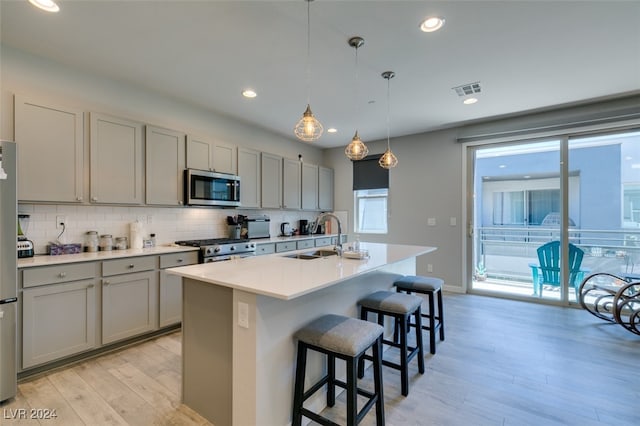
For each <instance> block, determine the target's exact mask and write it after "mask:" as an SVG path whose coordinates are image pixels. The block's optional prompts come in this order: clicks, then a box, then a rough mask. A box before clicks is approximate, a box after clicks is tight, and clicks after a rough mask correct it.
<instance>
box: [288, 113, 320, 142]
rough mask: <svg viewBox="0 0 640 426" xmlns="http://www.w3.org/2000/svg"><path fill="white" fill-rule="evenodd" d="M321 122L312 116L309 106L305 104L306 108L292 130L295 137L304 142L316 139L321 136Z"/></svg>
mask: <svg viewBox="0 0 640 426" xmlns="http://www.w3.org/2000/svg"><path fill="white" fill-rule="evenodd" d="M322 131H323V128H322V124H320V122H319V121H318V120H316V118H315V117H314V116H313V113H312V112H311V107H310V106H309V105H307V109H306V110H305V111H304V114H302V118H301V119H300V121H298V123H297V124H296V127H295V128H294V129H293V132H294V133H295V134H296V137H297V138H298V139H300V140H303V141H305V142H313V141H317V140H318V139H319V138H320V136H322Z"/></svg>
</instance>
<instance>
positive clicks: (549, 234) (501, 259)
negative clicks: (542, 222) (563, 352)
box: [475, 226, 640, 282]
mask: <svg viewBox="0 0 640 426" xmlns="http://www.w3.org/2000/svg"><path fill="white" fill-rule="evenodd" d="M560 236H561V231H560V229H559V228H557V227H554V228H548V227H540V226H528V227H525V226H522V227H504V226H491V227H481V228H477V229H476V233H475V244H476V251H475V253H476V265H478V264H479V263H480V262H482V264H483V266H484V268H485V269H486V273H487V276H489V277H491V276H493V277H497V278H502V279H507V280H514V281H525V282H526V281H531V273H530V268H529V266H528V264H529V263H530V262H537V261H538V258H537V252H536V250H537V248H538V247H540V246H541V245H543V244H545V243H547V242H550V241H554V240H559V239H560ZM569 242H571V243H573V244H575V245H576V246H578V247H580V248H581V249H582V250H584V252H585V257H584V259H583V266H584V267H586V268H589V269H591V270H592V271H597V272H611V273H617V274H619V273H632V272H634V266H635V265H636V263H637V264H638V267H637V268H635V269H636V271H635V272H636V273H640V229H633V228H624V229H583V228H570V229H569Z"/></svg>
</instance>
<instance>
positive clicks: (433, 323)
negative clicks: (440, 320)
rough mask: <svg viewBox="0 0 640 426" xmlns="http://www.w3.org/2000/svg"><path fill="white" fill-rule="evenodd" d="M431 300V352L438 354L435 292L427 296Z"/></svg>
mask: <svg viewBox="0 0 640 426" xmlns="http://www.w3.org/2000/svg"><path fill="white" fill-rule="evenodd" d="M427 296H428V298H429V350H430V352H431V353H432V354H435V353H436V313H435V312H434V303H433V292H430V293H428V294H427Z"/></svg>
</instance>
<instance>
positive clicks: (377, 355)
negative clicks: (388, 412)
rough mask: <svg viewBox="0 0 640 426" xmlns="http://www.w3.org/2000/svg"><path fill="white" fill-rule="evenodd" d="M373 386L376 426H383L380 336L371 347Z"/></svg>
mask: <svg viewBox="0 0 640 426" xmlns="http://www.w3.org/2000/svg"><path fill="white" fill-rule="evenodd" d="M373 385H374V392H375V393H377V394H378V400H377V401H376V426H384V396H383V386H382V336H381V337H379V338H378V340H377V341H376V343H375V344H374V345H373Z"/></svg>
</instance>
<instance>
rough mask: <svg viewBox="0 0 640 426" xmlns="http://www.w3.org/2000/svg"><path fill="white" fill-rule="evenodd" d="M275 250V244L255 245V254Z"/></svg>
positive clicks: (273, 251) (268, 252)
mask: <svg viewBox="0 0 640 426" xmlns="http://www.w3.org/2000/svg"><path fill="white" fill-rule="evenodd" d="M275 252H276V245H275V244H273V243H272V244H258V245H257V246H256V254H271V253H275Z"/></svg>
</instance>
